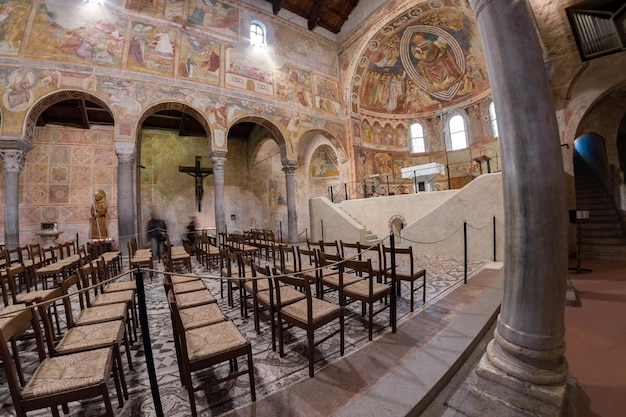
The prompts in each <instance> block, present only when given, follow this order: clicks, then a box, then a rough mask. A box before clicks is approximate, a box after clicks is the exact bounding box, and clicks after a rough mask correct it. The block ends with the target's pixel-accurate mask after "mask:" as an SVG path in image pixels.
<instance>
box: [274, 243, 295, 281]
mask: <svg viewBox="0 0 626 417" xmlns="http://www.w3.org/2000/svg"><path fill="white" fill-rule="evenodd" d="M277 248H278V254H279V256H280V264H279V267H278V270H280V271H281V272H282V273H284V274H293V273H295V272H299V271H300V266H299V265H298V258H297V257H296V249H295V247H294V246H291V245H278V246H277Z"/></svg>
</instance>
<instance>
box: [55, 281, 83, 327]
mask: <svg viewBox="0 0 626 417" xmlns="http://www.w3.org/2000/svg"><path fill="white" fill-rule="evenodd" d="M73 286H76V289H77V290H78V301H79V305H80V309H81V310H83V309H84V308H85V304H84V302H83V294H82V291H81V285H80V278H79V276H78V273H73V274H71V275H70V276H68V277H67V278H65V279H64V280H62V281H61V283H60V285H59V287H60V288H61V291H62V292H63V295H64V296H66V297H64V298H63V307H64V308H65V317H66V319H67V328H68V329H71V328H72V327H74V315H73V314H72V302H71V300H70V297H69V294H70V291H71V288H72V287H73Z"/></svg>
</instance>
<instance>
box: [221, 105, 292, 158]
mask: <svg viewBox="0 0 626 417" xmlns="http://www.w3.org/2000/svg"><path fill="white" fill-rule="evenodd" d="M241 122H251V123H256V124H258V125H260V126H263V127H264V128H265V129H267V130H268V131H269V132H270V133H271V134H272V136H273V139H274V140H276V143H278V147H279V148H280V156H281V160H282V162H283V165H286V164H287V163H288V161H289V160H290V158H289V156H290V155H291V153H290V152H289V150H288V149H287V140H286V138H285V135H284V134H283V132H282V131H281V130H280V128H279V127H278V126H276V125H275V124H274V123H273V122H272V121H270V120H268V119H266V118H264V117H260V116H243V117H239V118H237V119H235V120H233V121H232V122H231V123H230V126H228V129H229V130H230V128H231V127H232V126H234V125H236V124H237V123H241ZM226 137H228V134H227V135H226ZM227 145H228V143H227Z"/></svg>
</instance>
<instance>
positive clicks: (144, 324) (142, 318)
mask: <svg viewBox="0 0 626 417" xmlns="http://www.w3.org/2000/svg"><path fill="white" fill-rule="evenodd" d="M135 281H136V282H137V301H138V302H139V323H140V324H141V339H142V341H143V350H144V352H145V357H146V365H147V366H148V376H149V378H150V390H151V391H152V400H153V401H154V412H155V413H156V416H157V417H164V415H163V407H162V406H161V396H160V394H159V385H158V383H157V379H156V370H155V368H154V357H153V356H152V342H150V329H149V328H148V311H147V309H146V292H145V289H144V287H143V273H142V272H140V271H139V268H137V269H136V270H135Z"/></svg>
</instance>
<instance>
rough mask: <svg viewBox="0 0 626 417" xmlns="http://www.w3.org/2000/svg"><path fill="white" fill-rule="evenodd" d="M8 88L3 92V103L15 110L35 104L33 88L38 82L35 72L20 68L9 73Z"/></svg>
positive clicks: (21, 109) (24, 108)
mask: <svg viewBox="0 0 626 417" xmlns="http://www.w3.org/2000/svg"><path fill="white" fill-rule="evenodd" d="M6 80H7V83H6V88H5V90H4V93H3V94H2V104H3V105H4V106H5V107H6V108H7V109H9V110H11V111H13V112H20V111H24V110H26V109H27V108H28V107H29V106H30V105H31V104H33V94H32V92H31V89H32V88H33V87H34V86H35V84H36V76H35V73H34V72H33V71H31V70H29V69H26V68H20V69H17V70H15V71H12V72H11V73H9V74H8V76H7V78H6Z"/></svg>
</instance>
